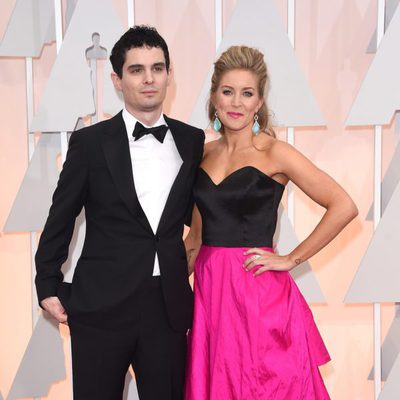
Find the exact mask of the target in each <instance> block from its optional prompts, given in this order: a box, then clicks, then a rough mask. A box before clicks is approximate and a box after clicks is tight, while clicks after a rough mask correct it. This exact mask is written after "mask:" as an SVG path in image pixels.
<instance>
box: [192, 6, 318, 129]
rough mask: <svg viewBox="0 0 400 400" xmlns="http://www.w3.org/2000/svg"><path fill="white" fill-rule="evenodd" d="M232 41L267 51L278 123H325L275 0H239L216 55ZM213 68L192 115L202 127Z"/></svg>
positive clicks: (271, 96)
mask: <svg viewBox="0 0 400 400" xmlns="http://www.w3.org/2000/svg"><path fill="white" fill-rule="evenodd" d="M232 45H247V46H250V47H256V48H258V49H259V50H261V51H262V52H263V53H264V55H265V60H266V62H267V67H268V70H269V74H270V80H271V90H270V93H269V98H268V102H269V107H270V109H271V111H272V112H273V113H274V114H275V117H276V123H277V124H278V125H281V126H290V127H294V126H313V125H324V124H325V122H324V119H323V117H322V115H321V112H320V110H319V107H318V105H317V103H316V101H315V99H314V97H313V95H312V93H311V90H310V88H309V86H308V83H307V81H306V79H305V77H304V75H303V73H302V71H301V68H300V65H299V63H298V61H297V58H296V55H295V53H294V50H293V47H292V45H291V44H290V41H289V39H288V36H287V34H286V31H285V29H284V26H283V24H282V23H281V18H280V16H279V15H278V13H277V11H276V9H275V6H274V4H273V1H272V0H238V2H237V5H236V8H235V11H234V12H233V15H232V17H231V20H230V22H229V25H228V27H227V29H226V30H225V32H224V36H223V39H222V42H221V45H220V47H219V49H218V52H217V55H216V57H215V58H216V59H217V58H218V57H219V55H220V54H221V53H222V52H223V51H224V50H226V49H227V48H228V47H230V46H232ZM212 69H213V68H211V69H210V71H209V73H208V76H207V79H206V81H205V83H204V85H203V88H202V90H201V92H200V95H199V98H198V100H197V102H196V105H195V108H194V111H193V113H192V116H191V118H190V122H191V123H192V124H193V125H196V126H199V127H201V128H205V127H207V126H208V119H207V115H206V112H205V107H206V101H207V99H208V97H209V90H210V82H211V75H212Z"/></svg>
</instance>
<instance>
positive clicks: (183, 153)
mask: <svg viewBox="0 0 400 400" xmlns="http://www.w3.org/2000/svg"><path fill="white" fill-rule="evenodd" d="M110 60H111V63H112V65H113V69H114V73H113V74H112V80H113V83H114V86H115V87H116V89H117V90H120V91H121V92H122V94H123V98H124V103H125V107H124V109H123V110H122V111H121V112H120V113H119V114H117V115H116V116H115V117H113V118H111V119H110V120H107V121H103V122H100V123H98V124H95V125H93V126H90V127H87V128H84V129H81V130H79V131H76V132H74V133H73V134H72V136H71V139H70V142H69V150H68V154H67V159H66V161H65V163H64V166H63V170H62V172H61V174H60V179H59V182H58V185H57V189H56V191H55V193H54V196H53V204H52V206H51V208H50V212H49V217H48V219H47V222H46V225H45V228H44V231H43V234H42V236H41V239H40V243H39V248H38V251H37V254H36V268H37V276H36V287H37V292H38V297H39V302H40V304H41V306H42V307H43V308H44V309H45V310H47V311H48V312H49V313H50V314H51V315H52V316H54V317H55V318H56V319H57V320H58V321H59V322H61V323H68V325H69V327H70V332H71V343H72V359H73V381H74V399H75V400H91V399H93V400H102V399H104V400H118V399H121V398H122V393H123V387H124V378H125V374H126V372H127V370H128V368H129V365H132V367H133V369H134V371H135V375H136V381H137V386H138V392H139V396H140V399H141V400H168V399H171V400H175V399H182V397H183V395H182V392H183V391H182V388H183V382H184V368H185V355H186V331H187V329H188V328H189V327H190V325H191V320H192V308H193V299H192V291H191V288H190V285H189V282H188V271H187V262H186V255H185V248H184V245H183V242H182V235H183V225H184V222H185V219H186V218H187V216H188V215H190V214H191V192H192V186H193V183H194V179H195V176H196V171H197V168H198V165H199V163H200V161H201V158H202V152H203V144H204V133H203V131H201V130H199V129H196V128H194V127H192V126H189V125H186V124H184V123H182V122H180V121H177V120H173V119H171V118H168V117H167V116H165V115H163V114H162V105H163V101H164V98H165V95H166V90H167V86H168V84H169V82H170V79H171V74H170V65H169V64H170V62H169V54H168V47H167V44H166V43H165V41H164V39H163V38H162V37H161V36H160V35H159V34H158V32H157V31H156V30H155V29H154V28H151V27H148V26H136V27H133V28H131V29H129V30H128V31H127V32H126V33H125V34H124V35H123V36H122V37H121V38H120V39H119V41H118V42H117V43H116V44H115V46H114V48H113V50H112V54H111V56H110ZM82 207H84V209H85V214H86V237H85V243H84V246H83V250H82V254H81V257H80V259H79V261H78V263H77V266H76V270H75V274H74V277H73V281H72V284H69V283H65V282H63V275H62V273H61V265H62V264H63V262H64V261H65V260H66V259H67V256H68V246H69V243H70V240H71V236H72V233H73V229H74V223H75V218H76V217H77V216H78V214H79V213H80V212H81V209H82Z"/></svg>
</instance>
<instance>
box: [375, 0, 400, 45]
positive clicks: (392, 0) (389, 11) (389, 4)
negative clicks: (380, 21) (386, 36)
mask: <svg viewBox="0 0 400 400" xmlns="http://www.w3.org/2000/svg"><path fill="white" fill-rule="evenodd" d="M399 1H400V0H385V31H386V29H387V27H388V26H389V24H390V21H391V20H392V18H393V15H394V13H395V11H396V8H397V6H398V4H399ZM376 50H377V46H376V29H375V32H374V33H373V35H372V38H371V40H370V42H369V45H368V48H367V53H375V52H376Z"/></svg>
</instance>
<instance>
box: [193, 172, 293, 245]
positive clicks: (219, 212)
mask: <svg viewBox="0 0 400 400" xmlns="http://www.w3.org/2000/svg"><path fill="white" fill-rule="evenodd" d="M284 189H285V187H284V186H283V185H282V184H280V183H279V182H277V181H275V180H274V179H272V178H271V177H269V176H268V175H266V174H264V173H263V172H261V171H260V170H258V169H257V168H255V167H251V166H246V167H243V168H240V169H238V170H236V171H234V172H233V173H232V174H230V175H228V176H227V177H226V178H225V179H224V180H223V181H222V182H220V183H219V184H218V185H216V184H215V183H214V182H213V181H212V180H211V178H210V177H209V176H208V174H207V172H205V171H204V170H203V169H201V168H200V171H199V174H198V177H197V181H196V184H195V187H194V197H195V201H196V204H197V207H198V209H199V211H200V214H201V217H202V223H203V228H202V229H203V233H202V236H203V244H205V245H207V246H223V247H254V246H257V247H262V246H265V247H272V239H273V236H274V233H275V228H276V220H277V211H278V206H279V202H280V200H281V198H282V194H283V191H284Z"/></svg>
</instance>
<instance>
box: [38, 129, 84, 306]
mask: <svg viewBox="0 0 400 400" xmlns="http://www.w3.org/2000/svg"><path fill="white" fill-rule="evenodd" d="M84 136H85V133H82V132H79V131H77V132H74V133H73V134H72V135H71V138H70V141H69V148H68V152H67V158H66V161H65V163H64V165H63V169H62V171H61V174H60V178H59V180H58V183H57V188H56V190H55V192H54V194H53V202H52V205H51V207H50V211H49V216H48V218H47V221H46V224H45V227H44V230H43V233H42V235H41V237H40V241H39V246H38V250H37V252H36V256H35V262H36V278H35V284H36V290H37V295H38V299H39V304H40V302H41V301H42V300H43V299H45V298H47V297H50V296H56V295H57V289H58V286H59V284H60V283H61V282H62V281H63V274H62V272H61V266H62V264H63V263H64V262H65V260H66V259H67V257H68V247H69V243H70V241H71V237H72V234H73V231H74V226H75V219H76V217H77V216H78V215H79V213H80V211H81V210H82V207H83V203H84V199H85V195H86V190H87V178H88V170H89V166H88V163H89V161H88V154H87V150H86V143H85V140H84V139H85V137H84Z"/></svg>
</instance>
